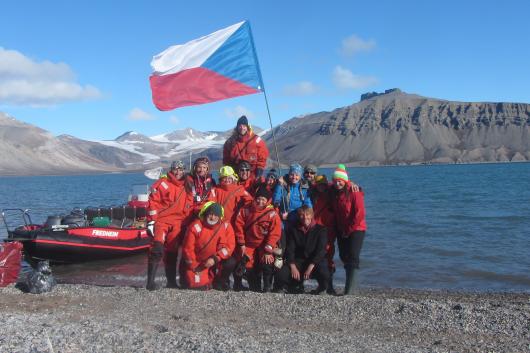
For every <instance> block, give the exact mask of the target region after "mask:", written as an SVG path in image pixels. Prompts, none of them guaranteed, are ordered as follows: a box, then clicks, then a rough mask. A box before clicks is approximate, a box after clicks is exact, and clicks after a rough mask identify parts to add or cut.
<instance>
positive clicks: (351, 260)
mask: <svg viewBox="0 0 530 353" xmlns="http://www.w3.org/2000/svg"><path fill="white" fill-rule="evenodd" d="M364 233H365V232H364V230H358V231H355V232H353V233H351V234H349V235H347V236H346V237H341V236H338V237H337V244H338V246H339V257H340V260H341V261H342V262H343V263H344V268H351V269H353V268H355V269H358V268H359V262H360V259H359V257H360V255H361V248H362V247H363V241H364Z"/></svg>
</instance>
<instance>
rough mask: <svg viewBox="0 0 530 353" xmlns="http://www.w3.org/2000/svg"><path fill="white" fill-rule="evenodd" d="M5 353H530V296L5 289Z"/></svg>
mask: <svg viewBox="0 0 530 353" xmlns="http://www.w3.org/2000/svg"><path fill="white" fill-rule="evenodd" d="M0 298H1V300H0V315H1V316H0V317H1V318H2V321H3V323H2V325H1V326H0V352H69V353H70V352H71V353H74V352H169V351H171V352H190V351H194V352H530V333H529V331H530V295H529V294H523V293H519V294H517V293H486V294H477V293H460V292H440V291H413V290H396V289H364V290H362V291H361V293H359V294H358V295H356V296H350V297H332V296H327V295H326V296H311V295H288V294H287V295H286V294H256V293H249V292H243V293H235V292H218V291H209V292H196V291H184V290H178V289H161V290H158V291H155V292H148V291H146V290H145V289H142V288H132V287H98V286H88V285H68V284H60V285H58V286H56V287H55V288H54V290H53V291H52V292H50V293H46V294H40V295H35V294H24V293H22V292H20V291H19V290H18V289H16V288H15V287H13V286H10V287H7V288H0Z"/></svg>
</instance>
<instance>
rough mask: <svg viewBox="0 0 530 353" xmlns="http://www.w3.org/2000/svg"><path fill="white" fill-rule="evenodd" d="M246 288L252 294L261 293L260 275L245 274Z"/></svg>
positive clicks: (250, 272)
mask: <svg viewBox="0 0 530 353" xmlns="http://www.w3.org/2000/svg"><path fill="white" fill-rule="evenodd" d="M247 281H248V287H249V289H250V290H251V291H253V292H261V273H259V274H258V273H255V272H254V271H249V272H247Z"/></svg>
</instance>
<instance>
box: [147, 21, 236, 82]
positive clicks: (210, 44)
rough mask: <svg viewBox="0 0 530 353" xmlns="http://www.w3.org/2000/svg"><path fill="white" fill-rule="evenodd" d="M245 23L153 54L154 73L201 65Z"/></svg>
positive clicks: (166, 72) (168, 72)
mask: <svg viewBox="0 0 530 353" xmlns="http://www.w3.org/2000/svg"><path fill="white" fill-rule="evenodd" d="M243 23H245V22H244V21H243V22H239V23H236V24H235V25H232V26H230V27H226V28H223V29H220V30H218V31H216V32H214V33H211V34H208V35H207V36H204V37H201V38H198V39H194V40H192V41H189V42H187V43H185V44H179V45H173V46H171V47H169V48H167V49H166V50H164V51H163V52H161V53H160V54H157V55H155V56H153V60H151V68H152V69H153V75H159V76H161V75H169V74H174V73H177V72H180V71H182V70H186V69H191V68H194V67H200V66H201V65H202V64H203V63H204V62H205V61H206V60H207V59H208V58H209V57H210V56H211V55H212V54H213V53H214V52H215V51H216V50H217V49H219V48H220V47H221V45H223V43H224V42H225V41H226V40H227V39H228V38H230V36H231V35H232V34H234V32H235V31H237V29H238V28H239V27H241V25H242V24H243Z"/></svg>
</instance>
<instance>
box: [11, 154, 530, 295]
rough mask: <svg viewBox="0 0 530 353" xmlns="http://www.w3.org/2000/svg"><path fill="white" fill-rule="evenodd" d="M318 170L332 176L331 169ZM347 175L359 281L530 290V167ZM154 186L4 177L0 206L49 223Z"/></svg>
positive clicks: (139, 272) (89, 270)
mask: <svg viewBox="0 0 530 353" xmlns="http://www.w3.org/2000/svg"><path fill="white" fill-rule="evenodd" d="M321 172H323V173H325V174H327V175H328V176H331V173H332V169H323V170H321ZM348 173H349V175H350V178H351V179H352V180H353V181H355V182H356V183H357V184H359V185H360V186H361V187H362V189H363V191H364V193H365V204H366V214H367V216H366V219H367V224H368V230H367V232H366V238H365V243H364V246H363V249H362V252H361V271H360V274H361V276H360V277H361V278H360V280H361V285H362V286H370V287H399V288H418V289H458V290H478V291H505V290H507V291H526V292H527V291H530V179H529V178H530V163H506V164H473V165H429V166H397V167H370V168H348ZM151 182H152V181H151V180H149V179H147V178H145V177H144V176H143V174H140V173H139V174H104V175H79V176H39V177H1V178H0V208H2V209H3V208H22V209H27V208H29V209H31V211H30V214H31V215H32V217H33V222H35V223H43V222H44V221H45V220H46V218H47V216H48V215H56V214H66V213H68V212H69V211H70V210H71V209H72V208H73V207H80V208H85V207H87V206H109V205H121V204H123V203H124V202H126V200H127V196H128V194H129V191H130V188H131V187H132V186H133V185H134V184H150V183H151ZM14 217H15V216H13V217H11V216H10V219H11V220H12V222H14V223H15V224H16V222H17V220H15V218H14ZM18 222H19V223H21V222H22V221H21V219H19V221H18ZM2 236H5V230H4V229H3V227H0V237H2ZM145 263H146V256H145V255H140V256H134V257H129V258H125V259H120V260H112V261H99V262H92V263H86V264H77V265H62V266H55V267H54V271H55V273H56V276H57V277H58V279H59V280H60V281H61V282H75V283H80V282H81V283H96V284H103V285H113V284H119V285H143V283H145V269H146V266H145ZM337 264H338V266H337V272H336V275H335V276H336V278H337V282H342V280H343V278H344V271H343V269H342V268H341V266H340V261H339V260H338V259H337ZM160 272H163V271H160ZM161 275H162V274H161Z"/></svg>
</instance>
